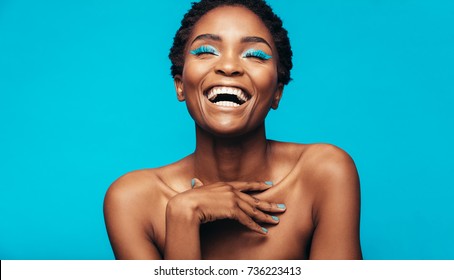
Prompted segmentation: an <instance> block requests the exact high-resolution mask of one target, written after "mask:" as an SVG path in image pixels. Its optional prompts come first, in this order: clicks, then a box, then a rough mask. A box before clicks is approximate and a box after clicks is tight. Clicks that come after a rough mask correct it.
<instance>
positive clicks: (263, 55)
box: [243, 49, 272, 60]
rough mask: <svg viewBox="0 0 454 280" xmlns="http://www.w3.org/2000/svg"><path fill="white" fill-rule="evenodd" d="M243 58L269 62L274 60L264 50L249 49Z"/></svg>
mask: <svg viewBox="0 0 454 280" xmlns="http://www.w3.org/2000/svg"><path fill="white" fill-rule="evenodd" d="M243 57H256V58H259V59H263V60H268V59H270V58H272V56H271V55H269V54H267V53H266V52H264V51H262V50H256V49H249V50H247V51H245V52H244V53H243Z"/></svg>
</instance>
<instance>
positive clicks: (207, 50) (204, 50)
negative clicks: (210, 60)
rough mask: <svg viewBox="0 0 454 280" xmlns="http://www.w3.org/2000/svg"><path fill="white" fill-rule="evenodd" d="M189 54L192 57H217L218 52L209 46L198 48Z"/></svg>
mask: <svg viewBox="0 0 454 280" xmlns="http://www.w3.org/2000/svg"><path fill="white" fill-rule="evenodd" d="M190 53H191V54H193V55H199V54H212V55H219V52H218V51H217V50H216V49H215V48H214V47H212V46H210V45H203V46H200V47H198V48H197V49H194V50H191V51H190Z"/></svg>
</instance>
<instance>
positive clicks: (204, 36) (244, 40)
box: [191, 33, 273, 49]
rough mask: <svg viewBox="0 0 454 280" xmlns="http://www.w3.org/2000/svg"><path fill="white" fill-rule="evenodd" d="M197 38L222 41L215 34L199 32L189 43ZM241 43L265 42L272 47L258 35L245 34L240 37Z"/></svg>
mask: <svg viewBox="0 0 454 280" xmlns="http://www.w3.org/2000/svg"><path fill="white" fill-rule="evenodd" d="M198 40H212V41H222V39H221V37H220V36H218V35H215V34H209V33H207V34H200V35H199V36H197V37H195V38H194V40H192V42H191V45H192V44H194V42H196V41H198ZM241 43H263V44H266V45H267V46H268V47H269V48H270V49H273V48H272V47H271V45H270V43H268V42H267V41H266V40H265V39H263V38H262V37H258V36H247V37H243V38H241Z"/></svg>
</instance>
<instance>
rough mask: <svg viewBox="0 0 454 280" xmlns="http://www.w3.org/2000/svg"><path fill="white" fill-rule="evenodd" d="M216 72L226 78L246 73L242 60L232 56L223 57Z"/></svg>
mask: <svg viewBox="0 0 454 280" xmlns="http://www.w3.org/2000/svg"><path fill="white" fill-rule="evenodd" d="M214 70H215V72H216V74H219V75H224V76H241V75H243V73H244V70H243V67H242V65H241V62H240V58H239V57H235V56H234V55H230V54H226V55H223V56H221V57H220V59H219V61H218V63H217V64H216V65H215V69H214Z"/></svg>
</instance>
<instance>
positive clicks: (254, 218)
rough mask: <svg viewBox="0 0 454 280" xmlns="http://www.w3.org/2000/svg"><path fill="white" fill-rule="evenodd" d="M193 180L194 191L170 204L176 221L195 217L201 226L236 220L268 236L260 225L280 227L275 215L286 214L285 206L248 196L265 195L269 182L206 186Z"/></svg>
mask: <svg viewBox="0 0 454 280" xmlns="http://www.w3.org/2000/svg"><path fill="white" fill-rule="evenodd" d="M193 180H194V181H193V185H194V187H193V189H190V190H187V191H185V192H183V193H180V194H178V195H176V196H174V197H173V198H172V199H171V200H170V201H169V203H168V205H167V207H168V211H167V214H168V215H172V216H173V218H176V216H180V215H182V216H186V217H187V215H188V214H189V213H192V214H193V216H192V217H193V221H194V222H195V223H197V224H198V225H200V224H202V223H207V222H212V221H215V220H221V219H232V220H237V221H238V222H239V223H241V224H243V225H244V226H246V227H247V228H249V229H251V230H253V231H255V232H258V233H260V234H266V233H267V232H268V230H267V229H266V228H264V227H262V226H260V225H259V223H268V224H277V223H279V219H278V218H277V217H276V216H273V215H272V214H273V213H283V212H284V211H285V206H284V205H283V204H277V203H275V202H269V201H263V200H259V199H258V198H256V197H254V196H252V195H250V194H247V193H245V192H262V191H265V190H267V189H269V188H271V187H272V186H271V185H268V184H266V183H265V182H217V183H213V184H209V185H203V183H202V182H201V181H200V180H198V179H193ZM169 209H171V210H170V211H169ZM175 215H176V216H175ZM167 218H168V219H172V217H167Z"/></svg>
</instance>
